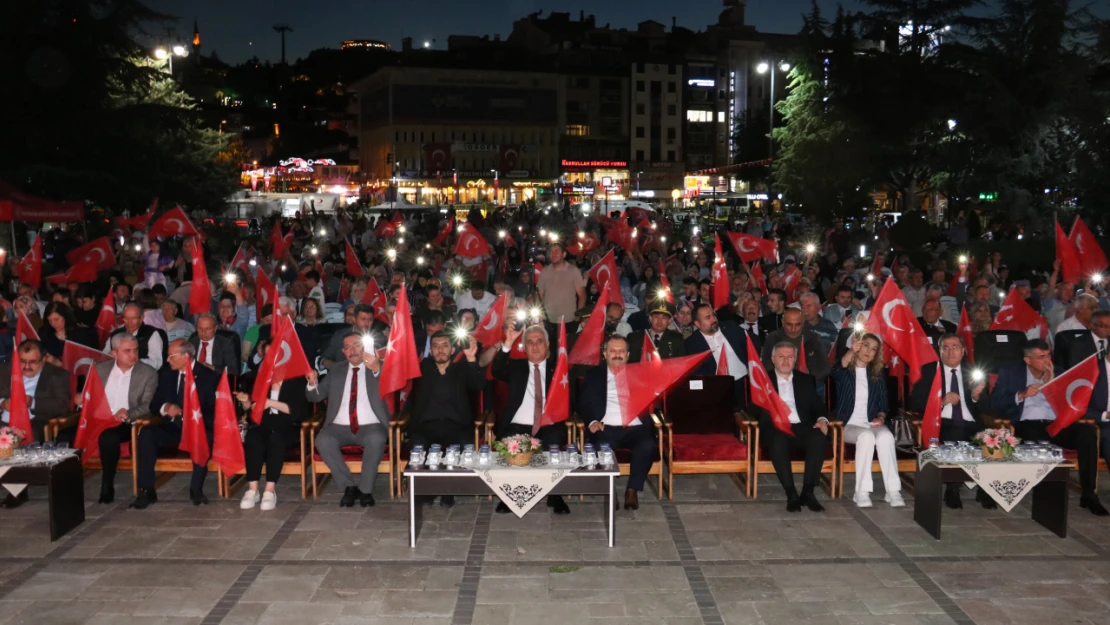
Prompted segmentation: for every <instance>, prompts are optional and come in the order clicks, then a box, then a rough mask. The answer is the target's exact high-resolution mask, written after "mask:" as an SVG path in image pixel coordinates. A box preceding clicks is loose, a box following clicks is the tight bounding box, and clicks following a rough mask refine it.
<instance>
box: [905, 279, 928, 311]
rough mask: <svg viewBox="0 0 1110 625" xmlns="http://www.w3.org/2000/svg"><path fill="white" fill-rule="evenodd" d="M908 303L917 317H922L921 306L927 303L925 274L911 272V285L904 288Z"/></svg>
mask: <svg viewBox="0 0 1110 625" xmlns="http://www.w3.org/2000/svg"><path fill="white" fill-rule="evenodd" d="M902 294H903V295H905V296H906V302H907V303H908V304H909V305H910V308H911V309H913V314H914V316H915V317H920V316H921V305H922V304H924V303H925V272H923V271H921V270H920V269H914V270H913V271H912V272H910V279H909V284H906V285H905V286H903V287H902Z"/></svg>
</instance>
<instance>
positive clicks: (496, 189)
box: [490, 169, 501, 206]
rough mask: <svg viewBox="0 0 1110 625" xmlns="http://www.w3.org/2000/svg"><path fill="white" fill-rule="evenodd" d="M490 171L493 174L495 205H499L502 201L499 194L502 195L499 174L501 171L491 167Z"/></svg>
mask: <svg viewBox="0 0 1110 625" xmlns="http://www.w3.org/2000/svg"><path fill="white" fill-rule="evenodd" d="M490 173H492V174H493V205H494V206H498V205H499V204H500V203H501V202H500V198H499V196H500V195H501V183H500V182H499V179H500V176H499V174H500V173H501V172H500V171H499V170H497V169H491V170H490Z"/></svg>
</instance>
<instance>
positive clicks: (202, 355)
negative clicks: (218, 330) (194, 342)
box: [200, 341, 208, 363]
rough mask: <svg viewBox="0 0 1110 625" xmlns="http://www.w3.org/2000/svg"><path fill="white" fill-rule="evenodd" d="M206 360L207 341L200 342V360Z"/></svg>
mask: <svg viewBox="0 0 1110 625" xmlns="http://www.w3.org/2000/svg"><path fill="white" fill-rule="evenodd" d="M207 360H208V341H201V342H200V361H201V362H202V363H203V362H206V361H207Z"/></svg>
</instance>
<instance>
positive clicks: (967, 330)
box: [956, 304, 975, 364]
mask: <svg viewBox="0 0 1110 625" xmlns="http://www.w3.org/2000/svg"><path fill="white" fill-rule="evenodd" d="M956 333H957V334H959V335H960V336H961V337H962V338H963V340H964V345H966V346H967V362H968V363H970V364H974V363H975V334H974V333H972V331H971V320H969V319H968V317H967V304H964V305H963V307H962V308H960V327H959V328H957V329H956Z"/></svg>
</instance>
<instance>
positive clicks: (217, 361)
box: [189, 332, 242, 388]
mask: <svg viewBox="0 0 1110 625" xmlns="http://www.w3.org/2000/svg"><path fill="white" fill-rule="evenodd" d="M189 343H191V344H192V345H193V347H195V348H197V358H198V359H199V358H200V336H199V335H198V334H197V333H196V332H193V335H192V336H190V337H189ZM211 357H212V366H213V367H214V368H215V370H216V374H217V375H218V374H220V373H223V370H224V369H227V374H228V375H229V376H231V377H235V376H237V375H239V371H240V370H241V367H242V365H240V364H239V346H238V345H235V343H234V342H233V341H232V340H231V339H229V338H227V337H226V336H221V335H220V334H216V336H214V337H212V354H211ZM217 384H219V382H218V381H217ZM197 388H200V383H199V382H198V383H197ZM213 388H215V387H213Z"/></svg>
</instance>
